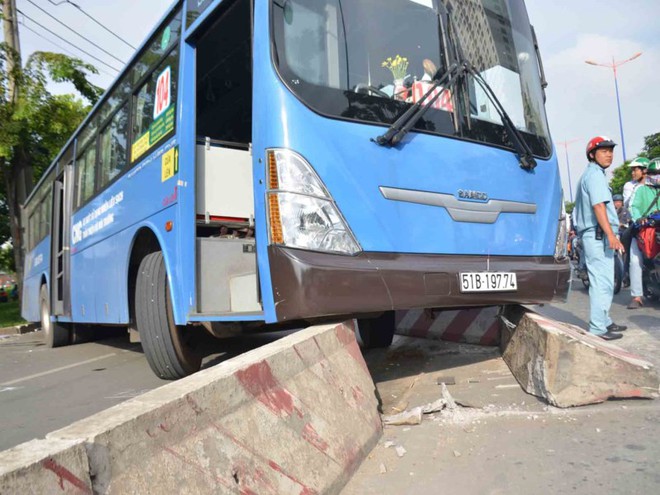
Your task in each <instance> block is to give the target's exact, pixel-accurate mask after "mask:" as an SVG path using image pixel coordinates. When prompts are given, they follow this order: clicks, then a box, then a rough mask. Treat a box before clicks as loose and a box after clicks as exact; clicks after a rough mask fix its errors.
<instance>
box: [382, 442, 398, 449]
mask: <svg viewBox="0 0 660 495" xmlns="http://www.w3.org/2000/svg"><path fill="white" fill-rule="evenodd" d="M395 445H396V444H395V443H394V442H393V441H392V440H388V441H387V442H385V443H384V444H383V447H385V448H386V449H389V448H390V447H394V446H395Z"/></svg>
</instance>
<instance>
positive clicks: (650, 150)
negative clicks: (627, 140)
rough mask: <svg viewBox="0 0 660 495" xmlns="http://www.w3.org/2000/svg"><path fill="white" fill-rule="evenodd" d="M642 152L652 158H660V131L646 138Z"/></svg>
mask: <svg viewBox="0 0 660 495" xmlns="http://www.w3.org/2000/svg"><path fill="white" fill-rule="evenodd" d="M640 154H641V155H642V156H645V157H646V158H650V159H653V158H660V132H656V133H655V134H651V135H650V136H646V137H645V138H644V148H642V152H641V153H640Z"/></svg>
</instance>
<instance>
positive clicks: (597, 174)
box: [573, 162, 619, 233]
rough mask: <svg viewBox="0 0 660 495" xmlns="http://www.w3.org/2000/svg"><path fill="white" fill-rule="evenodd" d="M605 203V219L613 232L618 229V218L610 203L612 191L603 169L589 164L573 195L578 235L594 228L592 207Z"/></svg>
mask: <svg viewBox="0 0 660 495" xmlns="http://www.w3.org/2000/svg"><path fill="white" fill-rule="evenodd" d="M598 203H605V207H606V210H607V218H608V220H609V221H610V225H611V226H612V230H613V231H614V232H616V231H617V229H618V228H619V217H618V215H617V214H616V209H615V208H614V201H612V191H610V187H609V185H608V184H607V178H606V177H605V169H604V168H602V167H601V166H600V165H598V164H597V163H593V162H592V163H590V164H589V165H588V166H587V170H585V171H584V174H582V177H581V178H580V182H579V183H578V188H577V194H576V195H575V210H574V211H573V218H574V220H575V228H576V230H577V232H578V233H582V232H584V231H586V230H589V229H593V228H596V225H598V220H596V214H595V213H594V208H593V207H594V205H597V204H598Z"/></svg>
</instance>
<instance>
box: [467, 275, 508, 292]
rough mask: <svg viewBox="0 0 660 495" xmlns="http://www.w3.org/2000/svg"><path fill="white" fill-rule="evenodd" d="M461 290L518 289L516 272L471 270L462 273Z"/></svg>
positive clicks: (500, 290)
mask: <svg viewBox="0 0 660 495" xmlns="http://www.w3.org/2000/svg"><path fill="white" fill-rule="evenodd" d="M459 280H460V282H461V287H460V289H461V292H508V291H516V290H518V280H517V279H516V274H515V273H509V272H469V273H460V274H459Z"/></svg>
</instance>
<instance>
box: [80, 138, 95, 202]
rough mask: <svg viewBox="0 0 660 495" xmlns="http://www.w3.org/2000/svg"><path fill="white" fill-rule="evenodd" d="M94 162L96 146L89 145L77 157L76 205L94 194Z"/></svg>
mask: <svg viewBox="0 0 660 495" xmlns="http://www.w3.org/2000/svg"><path fill="white" fill-rule="evenodd" d="M95 162H96V148H95V147H94V146H90V147H89V148H88V149H87V151H86V152H85V153H83V154H82V155H81V156H80V158H78V200H77V202H76V205H77V206H79V207H80V206H82V205H83V204H85V203H86V202H87V200H88V199H89V198H90V197H91V196H92V194H94V175H95V172H96V170H95Z"/></svg>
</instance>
